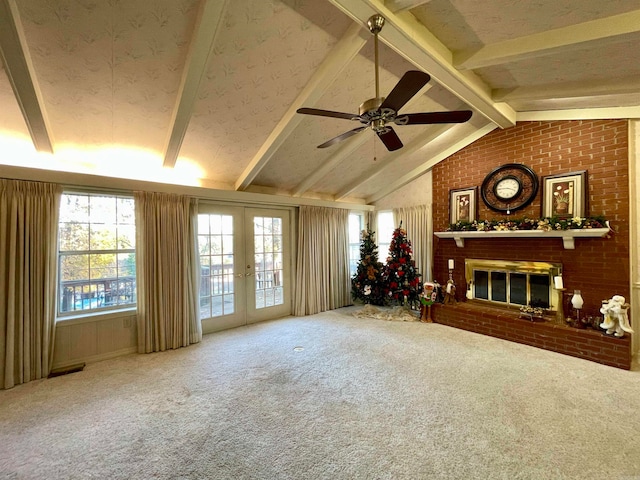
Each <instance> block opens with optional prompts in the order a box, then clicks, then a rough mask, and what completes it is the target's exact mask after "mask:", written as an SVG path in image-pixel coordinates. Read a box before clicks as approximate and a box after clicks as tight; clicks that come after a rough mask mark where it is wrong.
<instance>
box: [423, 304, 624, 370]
mask: <svg viewBox="0 0 640 480" xmlns="http://www.w3.org/2000/svg"><path fill="white" fill-rule="evenodd" d="M432 318H433V319H434V321H436V322H438V323H441V324H444V325H449V326H451V327H456V328H461V329H463V330H469V331H472V332H476V333H481V334H484V335H489V336H491V337H497V338H502V339H505V340H510V341H512V342H517V343H524V344H525V345H531V346H533V347H539V348H543V349H545V350H552V351H554V352H558V353H564V354H565V355H571V356H573V357H579V358H584V359H586V360H591V361H593V362H598V363H602V364H604V365H609V366H612V367H618V368H624V369H626V370H629V369H630V368H631V341H630V337H629V336H628V335H626V336H624V337H623V338H614V337H608V336H605V335H602V333H600V332H596V331H595V330H591V329H589V330H586V329H585V330H578V329H575V328H571V327H567V326H562V325H554V324H553V323H549V322H530V321H529V320H525V319H522V318H518V317H517V314H515V313H514V312H509V311H506V310H504V309H497V308H494V309H492V308H486V307H482V308H480V307H478V306H477V305H475V304H472V303H471V302H469V303H458V304H457V305H456V306H450V305H435V306H434V308H433V312H432Z"/></svg>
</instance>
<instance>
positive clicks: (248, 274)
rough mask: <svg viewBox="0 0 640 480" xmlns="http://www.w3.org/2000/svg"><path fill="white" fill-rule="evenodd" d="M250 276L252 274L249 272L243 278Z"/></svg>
mask: <svg viewBox="0 0 640 480" xmlns="http://www.w3.org/2000/svg"><path fill="white" fill-rule="evenodd" d="M251 275H253V272H249V273H247V274H246V275H245V276H247V277H250V276H251Z"/></svg>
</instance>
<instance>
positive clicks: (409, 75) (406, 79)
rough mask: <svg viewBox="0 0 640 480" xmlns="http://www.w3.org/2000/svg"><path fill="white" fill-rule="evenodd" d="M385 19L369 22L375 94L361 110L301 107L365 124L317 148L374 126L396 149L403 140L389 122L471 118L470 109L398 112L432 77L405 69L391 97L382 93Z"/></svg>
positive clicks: (389, 146) (303, 110) (306, 112)
mask: <svg viewBox="0 0 640 480" xmlns="http://www.w3.org/2000/svg"><path fill="white" fill-rule="evenodd" d="M384 22H385V19H384V17H383V16H381V15H373V16H372V17H371V18H369V20H368V21H367V25H368V27H369V31H371V33H372V34H373V36H374V52H375V53H374V55H375V79H376V96H375V98H370V99H369V100H366V101H365V102H363V103H362V105H360V113H359V114H353V113H342V112H333V111H331V110H319V109H317V108H299V109H298V110H297V112H298V113H302V114H304V115H318V116H320V117H334V118H343V119H345V120H353V121H356V122H360V123H362V124H363V126H360V127H358V128H354V129H353V130H349V131H348V132H345V133H343V134H341V135H338V136H337V137H334V138H332V139H331V140H328V141H326V142H324V143H323V144H321V145H318V148H326V147H329V146H331V145H334V144H336V143H338V142H341V141H342V140H346V139H347V138H349V137H351V136H353V135H355V134H357V133H359V132H361V131H363V130H365V129H366V128H369V127H370V128H371V129H372V130H373V131H374V132H375V133H376V135H378V138H380V140H382V143H384V145H385V147H387V150H389V151H394V150H398V149H400V148H402V141H401V140H400V138H399V137H398V135H397V134H396V132H395V131H394V130H393V128H392V127H391V125H389V124H390V123H395V124H396V125H430V124H434V123H464V122H466V121H467V120H469V119H470V118H471V114H472V112H471V110H458V111H453V112H428V113H427V112H423V113H405V114H399V113H398V112H399V110H400V109H401V108H402V107H403V106H404V105H405V104H406V103H407V102H408V101H409V100H410V99H411V98H412V97H413V96H414V95H415V94H416V93H418V92H419V91H420V89H421V88H422V87H424V86H425V85H426V84H427V82H429V80H430V79H431V77H430V76H429V75H428V74H426V73H424V72H420V71H417V70H410V71H408V72H406V73H405V74H404V75H403V76H402V78H401V79H400V81H399V82H398V83H397V84H396V86H395V87H394V88H393V90H391V93H389V96H388V97H386V98H385V97H381V96H380V86H379V73H378V68H379V67H378V33H379V32H380V30H382V27H383V25H384Z"/></svg>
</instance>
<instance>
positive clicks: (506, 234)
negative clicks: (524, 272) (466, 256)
mask: <svg viewBox="0 0 640 480" xmlns="http://www.w3.org/2000/svg"><path fill="white" fill-rule="evenodd" d="M608 233H609V229H608V228H585V229H582V230H578V229H575V230H550V231H546V232H545V231H543V230H492V231H490V232H435V236H436V237H439V238H453V239H454V240H455V241H456V245H457V246H458V247H460V248H464V239H465V238H561V239H562V244H563V245H564V248H565V249H566V250H574V249H575V248H576V244H575V239H576V238H598V237H604V236H605V235H607V234H608Z"/></svg>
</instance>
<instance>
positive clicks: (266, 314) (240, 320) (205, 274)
mask: <svg viewBox="0 0 640 480" xmlns="http://www.w3.org/2000/svg"><path fill="white" fill-rule="evenodd" d="M289 214H290V212H289V210H285V209H282V210H279V209H264V208H249V207H227V206H216V205H201V207H200V214H199V215H198V248H199V252H200V268H201V277H200V283H201V285H200V319H201V321H202V329H203V332H204V333H209V332H213V331H217V330H222V329H225V328H232V327H236V326H240V325H246V324H247V323H255V322H259V321H262V320H268V319H271V318H278V317H281V316H286V315H289V314H290V313H291V258H290V256H291V255H290V251H291V250H290V219H289Z"/></svg>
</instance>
